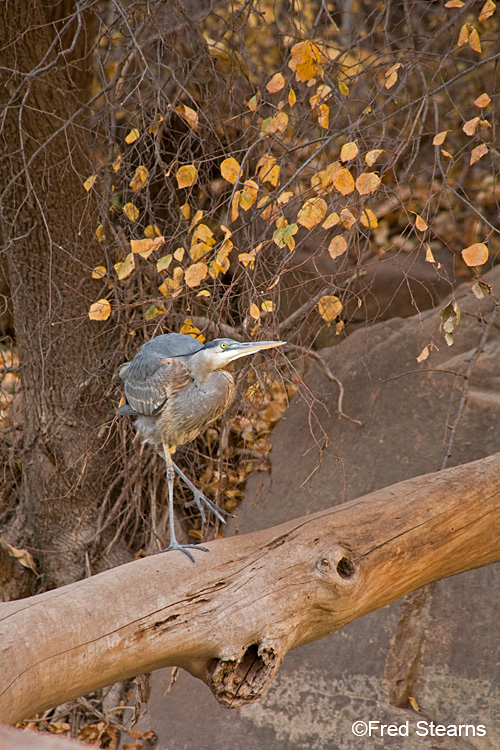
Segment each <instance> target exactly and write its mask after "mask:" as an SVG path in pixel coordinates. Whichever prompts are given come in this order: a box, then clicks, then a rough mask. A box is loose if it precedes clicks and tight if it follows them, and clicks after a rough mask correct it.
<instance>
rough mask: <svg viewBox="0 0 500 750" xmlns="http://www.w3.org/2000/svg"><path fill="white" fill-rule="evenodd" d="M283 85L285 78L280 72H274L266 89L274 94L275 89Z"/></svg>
mask: <svg viewBox="0 0 500 750" xmlns="http://www.w3.org/2000/svg"><path fill="white" fill-rule="evenodd" d="M284 85H285V79H284V77H283V74H282V73H275V74H274V75H273V77H272V78H271V80H270V81H269V82H268V84H267V86H266V89H267V90H268V91H269V93H270V94H275V93H276V92H277V91H281V89H282V88H283V86H284Z"/></svg>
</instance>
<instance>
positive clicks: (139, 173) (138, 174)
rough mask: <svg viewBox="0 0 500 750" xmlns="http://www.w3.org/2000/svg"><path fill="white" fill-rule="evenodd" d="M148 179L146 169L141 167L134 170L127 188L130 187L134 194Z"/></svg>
mask: <svg viewBox="0 0 500 750" xmlns="http://www.w3.org/2000/svg"><path fill="white" fill-rule="evenodd" d="M148 179H149V171H148V169H147V168H146V167H143V166H142V165H141V166H140V167H137V169H136V170H135V174H134V176H133V177H132V179H131V180H130V182H129V187H131V188H132V190H133V191H134V192H135V191H136V190H140V189H141V188H142V187H144V185H145V184H146V183H147V181H148Z"/></svg>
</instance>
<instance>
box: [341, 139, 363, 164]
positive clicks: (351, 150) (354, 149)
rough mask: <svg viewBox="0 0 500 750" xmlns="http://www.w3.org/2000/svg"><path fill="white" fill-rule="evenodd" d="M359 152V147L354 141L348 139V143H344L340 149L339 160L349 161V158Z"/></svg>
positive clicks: (354, 156) (352, 157)
mask: <svg viewBox="0 0 500 750" xmlns="http://www.w3.org/2000/svg"><path fill="white" fill-rule="evenodd" d="M358 154H359V148H358V146H357V144H356V143H354V141H349V143H344V145H343V146H342V148H341V149H340V161H351V159H354V158H356V156H357V155H358Z"/></svg>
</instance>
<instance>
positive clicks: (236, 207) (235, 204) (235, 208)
mask: <svg viewBox="0 0 500 750" xmlns="http://www.w3.org/2000/svg"><path fill="white" fill-rule="evenodd" d="M240 195H241V190H237V191H236V192H235V194H234V195H233V200H232V201H231V221H236V219H237V218H238V216H239V215H240Z"/></svg>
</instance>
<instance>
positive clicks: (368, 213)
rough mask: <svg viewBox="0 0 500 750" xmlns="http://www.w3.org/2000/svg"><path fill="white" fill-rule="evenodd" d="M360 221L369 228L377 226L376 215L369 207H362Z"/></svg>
mask: <svg viewBox="0 0 500 750" xmlns="http://www.w3.org/2000/svg"><path fill="white" fill-rule="evenodd" d="M360 222H361V223H362V225H363V226H364V227H368V228H369V229H376V228H377V227H378V221H377V217H376V216H375V214H374V213H373V211H372V210H371V208H364V209H363V211H362V213H361V218H360Z"/></svg>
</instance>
